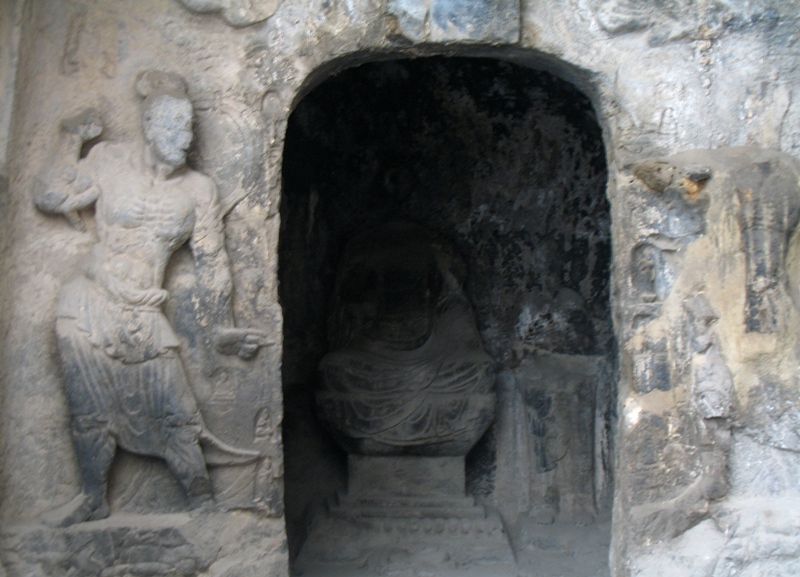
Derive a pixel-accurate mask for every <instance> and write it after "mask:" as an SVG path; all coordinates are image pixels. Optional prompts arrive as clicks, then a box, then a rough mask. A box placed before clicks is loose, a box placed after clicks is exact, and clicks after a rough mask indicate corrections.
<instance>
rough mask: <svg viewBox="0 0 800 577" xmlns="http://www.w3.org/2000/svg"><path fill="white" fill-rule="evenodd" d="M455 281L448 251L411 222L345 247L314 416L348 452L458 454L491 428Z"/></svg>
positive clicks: (480, 352)
mask: <svg viewBox="0 0 800 577" xmlns="http://www.w3.org/2000/svg"><path fill="white" fill-rule="evenodd" d="M464 276H465V267H464V265H463V263H462V261H461V260H460V259H459V258H458V257H457V256H456V254H455V252H454V250H453V249H452V248H451V247H450V246H448V245H447V244H446V243H445V242H443V241H442V240H441V239H439V238H437V237H436V236H434V235H432V234H431V233H429V232H427V231H426V230H425V229H423V228H421V227H419V226H417V225H414V224H409V223H392V224H389V225H385V226H383V227H382V228H380V229H377V230H373V231H368V232H365V233H362V234H360V235H358V236H356V237H355V238H353V239H352V240H351V241H350V242H349V243H348V245H347V246H346V248H345V250H344V254H343V257H342V259H341V262H340V266H339V269H338V272H337V278H336V281H335V287H334V294H333V302H332V306H331V314H330V317H329V340H330V345H331V347H330V348H331V352H330V353H329V354H328V355H326V356H325V357H324V358H323V359H322V362H321V363H320V375H321V386H320V389H319V391H318V392H317V410H318V414H319V416H320V418H321V419H322V421H323V422H324V424H325V425H326V426H327V427H328V428H329V429H330V430H331V432H332V433H333V435H334V437H335V438H336V439H337V441H338V442H339V444H340V445H341V446H342V447H343V448H344V449H345V450H346V451H347V452H348V453H350V454H356V455H386V456H388V455H420V456H458V455H465V454H466V453H467V452H468V451H469V450H470V449H471V448H472V446H473V445H474V444H475V443H476V442H477V441H478V439H480V437H481V436H482V435H483V433H484V432H485V431H486V429H487V428H488V426H489V424H490V423H491V422H492V420H493V418H494V411H495V404H496V400H495V395H494V392H493V390H494V381H495V364H494V361H493V360H492V358H491V357H490V356H489V355H488V354H487V353H486V352H485V351H484V349H483V346H482V343H481V339H480V336H479V334H478V330H477V327H476V325H475V318H474V314H473V312H472V308H471V306H470V304H469V302H468V300H467V298H466V296H465V294H464V291H463V289H462V286H461V285H462V282H463V279H464Z"/></svg>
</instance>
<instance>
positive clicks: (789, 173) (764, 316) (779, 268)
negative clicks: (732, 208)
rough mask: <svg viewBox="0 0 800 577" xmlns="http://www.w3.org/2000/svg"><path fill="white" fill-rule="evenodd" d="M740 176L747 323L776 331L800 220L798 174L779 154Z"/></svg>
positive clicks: (759, 329)
mask: <svg viewBox="0 0 800 577" xmlns="http://www.w3.org/2000/svg"><path fill="white" fill-rule="evenodd" d="M787 169H788V170H787ZM736 177H737V178H736V197H737V199H738V201H739V211H738V215H737V216H738V220H739V226H740V227H741V231H742V240H743V242H744V251H745V255H746V260H745V274H746V275H747V293H746V297H745V326H746V327H747V331H748V332H758V333H773V332H775V331H776V330H777V329H778V308H777V307H778V304H777V301H778V299H779V298H780V293H781V289H782V288H783V286H784V285H785V283H786V267H785V263H786V252H787V250H788V246H789V242H788V241H789V236H790V234H791V233H792V231H793V230H794V229H795V228H796V227H797V223H798V220H800V191H798V174H797V173H796V172H795V171H794V170H791V169H789V167H788V166H784V165H783V163H782V162H780V160H779V159H777V158H776V159H769V160H765V161H762V162H753V163H752V164H751V165H750V166H746V167H743V168H741V169H739V170H738V171H737V174H736Z"/></svg>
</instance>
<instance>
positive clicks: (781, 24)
mask: <svg viewBox="0 0 800 577" xmlns="http://www.w3.org/2000/svg"><path fill="white" fill-rule="evenodd" d="M0 11H1V12H2V18H3V20H2V23H0V30H2V34H3V37H2V39H0V40H2V43H0V46H2V47H3V48H2V51H0V57H2V78H3V83H4V86H3V93H4V94H6V93H7V92H8V87H9V86H13V87H14V88H13V90H14V94H15V97H14V99H13V112H12V114H11V115H10V122H7V121H6V119H7V118H8V113H7V107H8V106H10V104H8V103H9V102H11V100H9V99H4V100H3V105H2V106H3V109H2V111H0V112H2V113H3V116H2V119H3V124H2V125H0V130H2V131H3V133H4V134H5V133H8V134H10V139H9V140H8V142H9V145H8V147H7V150H8V152H7V160H6V163H5V164H6V165H5V174H6V175H7V176H8V183H9V185H8V190H7V191H5V187H3V198H2V204H0V206H2V207H3V210H2V213H3V219H4V220H3V227H2V229H3V230H2V232H0V249H2V252H0V256H2V259H3V264H2V270H3V273H2V278H0V298H2V303H3V305H2V308H0V329H2V330H1V331H0V334H2V338H3V345H2V357H1V358H0V378H1V379H2V381H0V387H2V388H1V389H0V402H2V417H1V418H0V427H2V429H1V430H0V442H2V445H0V446H1V447H2V466H1V467H0V495H1V496H2V504H0V512H2V524H3V535H4V538H3V545H2V550H1V551H0V559H2V563H3V564H5V565H6V568H5V570H6V572H7V573H8V574H9V575H17V574H20V575H22V574H25V573H24V572H23V571H27V570H29V568H30V567H36V568H37V569H36V570H37V571H39V573H40V574H47V575H62V574H68V573H67V572H68V571H70V570H75V568H77V569H78V570H82V571H84V572H88V573H87V574H92V573H91V571H95V573H96V574H101V572H102V570H103V567H100V568H99V569H98V568H97V567H95V566H86V565H80V563H84V562H85V559H87V558H89V557H91V558H92V559H108V560H109V561H108V563H117V565H121V564H122V563H127V562H128V561H120V559H127V557H125V556H124V555H117V556H116V557H115V556H114V555H110V556H109V555H108V550H102V551H100V552H99V553H97V554H96V555H95V556H94V557H92V556H91V555H89V556H88V557H87V556H86V555H84V554H83V553H85V552H86V550H85V549H82V548H81V547H80V546H79V541H80V540H81V537H80V534H81V531H82V530H83V529H82V527H83V526H82V525H80V524H79V525H77V526H76V527H75V528H73V529H68V530H65V531H66V533H65V534H64V535H66V536H64V535H62V536H61V537H59V539H62V541H59V542H58V543H55V541H53V540H51V541H50V543H51V547H52V550H51V553H53V554H52V555H50V556H49V557H48V559H50V561H48V562H47V563H49V565H48V564H47V563H45V562H44V561H42V560H41V559H38V560H37V558H36V557H35V556H33V557H30V556H26V555H27V554H28V553H29V551H27V550H26V549H25V547H24V546H23V545H20V543H25V542H26V540H25V539H20V535H21V534H22V533H20V531H23V529H20V528H19V527H21V526H22V525H21V524H24V523H31V522H33V520H35V519H36V517H37V516H38V515H40V514H41V513H44V512H46V511H48V510H49V509H51V508H52V507H54V506H55V505H58V504H60V503H63V502H65V501H68V500H69V499H70V498H72V497H73V496H74V495H75V493H76V492H77V491H78V489H79V486H80V481H79V476H78V469H77V461H76V456H75V453H74V451H73V447H72V444H71V442H70V436H69V432H68V431H69V425H68V423H69V412H68V409H67V407H66V399H65V395H64V392H63V386H62V375H61V369H60V362H59V355H58V352H57V349H56V339H55V333H54V330H53V328H54V319H55V314H56V299H57V297H58V293H59V290H60V287H61V286H62V285H63V284H64V282H65V281H66V280H67V279H68V278H69V277H70V276H71V275H72V274H73V273H74V271H75V270H76V269H77V268H78V266H79V264H80V263H81V262H82V261H83V260H84V259H85V258H86V255H87V253H88V251H89V249H90V247H91V246H92V245H93V244H94V242H95V237H94V233H93V226H94V224H93V223H94V218H93V215H92V213H91V210H88V211H84V212H83V213H81V214H80V215H79V218H80V219H82V221H83V222H84V223H85V224H86V228H87V230H86V231H81V230H78V229H77V228H75V227H74V226H70V224H69V223H68V222H67V220H66V219H63V218H60V217H53V216H47V215H45V214H42V213H41V212H40V211H37V209H36V207H35V206H34V202H33V190H34V188H35V186H34V185H35V180H36V178H37V177H38V176H40V175H41V174H43V171H44V170H45V168H47V166H48V164H50V163H52V162H54V161H55V160H57V159H58V153H56V152H54V146H55V145H56V143H57V142H58V140H59V138H60V136H59V122H60V121H61V120H62V119H64V118H67V117H69V116H72V115H74V114H75V113H77V112H79V111H80V110H82V109H84V108H87V107H93V108H96V109H97V110H98V111H99V114H100V116H101V117H102V120H103V125H104V132H103V135H102V136H101V139H102V140H110V141H136V140H140V139H141V136H140V132H139V131H140V128H139V124H140V119H139V114H140V109H139V102H138V100H139V99H138V97H137V96H136V93H135V91H134V89H133V85H134V83H135V80H136V78H137V76H138V75H139V74H140V73H141V72H142V71H144V70H148V69H163V70H168V71H171V72H175V73H179V74H181V75H182V76H183V77H184V78H185V79H186V80H187V83H188V88H189V96H190V98H191V100H192V102H193V103H194V105H195V112H196V124H195V134H196V145H195V147H194V150H193V152H192V157H191V159H190V164H191V165H192V166H193V167H194V168H196V169H197V170H199V171H201V172H203V173H205V174H207V175H209V176H210V177H211V178H212V179H214V180H215V182H216V184H217V187H218V189H219V193H220V197H221V201H222V207H223V210H224V211H226V212H225V214H226V216H225V220H224V222H225V231H224V232H225V235H226V238H227V252H228V255H229V257H230V261H231V269H232V274H233V284H234V300H233V306H234V314H235V317H236V322H237V324H238V325H240V326H250V327H255V328H257V329H260V330H262V331H264V332H265V333H266V337H265V338H264V339H263V346H262V348H261V350H260V351H259V352H258V354H257V355H256V356H255V358H253V359H251V360H242V359H239V358H236V357H233V358H231V357H225V356H222V355H219V354H218V353H217V352H215V351H214V350H212V349H211V348H209V347H208V346H206V344H207V342H208V335H207V334H206V333H205V332H204V331H206V327H202V326H200V327H198V326H197V325H196V324H195V320H194V319H195V317H196V316H197V315H196V314H195V313H196V310H195V308H196V307H201V305H199V304H197V301H196V299H195V298H194V296H196V291H197V286H198V280H197V275H196V273H195V270H194V268H193V266H192V259H191V256H190V253H189V251H188V250H187V249H185V248H181V249H179V250H177V251H176V253H175V255H174V256H173V257H172V260H171V261H170V264H169V266H168V270H167V278H166V283H165V288H167V289H168V290H169V291H170V294H171V298H170V300H169V302H168V304H167V306H166V309H165V310H166V313H167V316H168V317H169V318H170V320H171V323H172V325H173V327H174V329H175V332H176V334H177V335H178V337H179V340H180V341H181V343H182V347H181V354H182V359H183V364H184V366H185V368H186V371H187V374H188V376H189V378H190V381H191V383H192V387H193V391H194V395H195V397H196V399H197V402H198V405H199V407H200V409H201V411H202V412H203V415H204V417H205V420H206V424H207V425H208V427H209V428H210V429H211V430H212V431H214V432H215V433H216V434H218V435H219V436H220V437H221V438H223V439H224V440H225V441H227V442H229V443H231V444H234V445H236V446H244V447H257V448H258V449H259V451H261V453H262V454H263V455H265V456H268V457H269V466H265V467H264V468H263V469H262V470H261V473H260V474H256V471H249V472H248V471H244V470H226V469H219V470H213V471H212V482H213V483H214V485H215V489H216V490H217V491H216V493H217V496H218V500H221V501H223V502H224V501H225V500H227V502H228V504H229V505H230V506H232V507H234V506H240V505H242V503H241V502H240V501H241V500H242V499H244V500H245V501H248V499H249V500H253V499H250V497H242V495H248V496H252V495H256V494H257V495H259V497H258V498H255V499H254V500H255V501H257V502H256V503H251V502H249V501H248V502H247V503H245V505H247V506H248V507H249V508H247V509H246V510H244V511H234V512H230V513H224V514H221V515H222V516H221V517H216V518H215V519H216V520H212V525H211V527H218V528H219V531H216V532H212V533H213V534H212V535H209V534H207V533H205V532H204V531H203V530H200V529H198V528H197V525H196V524H193V523H195V522H197V523H199V524H200V525H203V523H204V521H203V519H205V517H202V515H206V514H207V513H202V514H200V515H201V517H196V516H195V517H192V516H191V515H189V514H188V513H185V509H186V502H185V496H184V494H183V492H182V490H181V488H180V486H179V485H178V484H177V482H176V481H175V479H174V477H173V476H172V475H171V474H170V472H169V471H168V470H167V469H166V467H165V466H164V465H163V463H162V462H161V461H159V460H154V459H144V458H139V457H133V456H130V455H123V456H121V457H120V458H118V459H117V461H116V462H115V464H114V466H113V468H112V474H111V479H110V483H109V487H110V501H111V510H112V515H111V517H110V519H109V521H108V523H110V524H111V525H112V526H106V527H104V528H103V531H104V532H105V533H104V534H106V535H107V536H109V537H107V538H108V539H110V540H111V541H109V542H113V540H114V539H120V540H121V541H120V542H122V543H132V542H133V543H134V544H135V543H136V541H135V540H134V541H131V540H129V539H127V538H126V537H125V534H126V531H129V530H130V528H131V527H134V525H135V524H129V525H125V526H123V527H122V528H120V529H119V530H116V529H114V527H113V524H114V523H117V522H119V521H120V519H123V520H124V519H125V518H126V517H125V516H126V515H128V516H131V518H133V516H135V519H136V522H137V523H145V524H146V525H147V528H146V529H142V531H144V533H146V534H147V535H153V534H158V531H159V530H161V529H159V526H158V523H161V522H166V521H164V519H162V518H161V517H159V516H155V515H154V516H152V517H155V518H157V519H158V521H152V520H150V521H148V519H149V518H150V516H149V515H147V514H149V513H155V512H158V513H164V514H166V513H170V514H174V515H177V516H178V517H176V518H174V519H173V521H170V523H171V524H170V525H169V527H168V528H166V529H163V532H164V533H163V534H164V535H169V539H171V540H172V541H171V542H174V544H175V547H174V548H173V549H174V551H177V553H175V555H178V557H180V556H181V555H183V554H184V552H185V551H186V550H187V549H185V548H182V546H183V543H184V541H185V542H186V543H189V545H188V546H189V547H192V546H193V547H205V546H208V543H209V542H212V541H213V542H215V543H216V545H215V547H217V550H219V551H220V553H219V555H218V556H217V557H215V558H213V559H210V558H206V557H203V556H202V555H197V556H194V557H193V556H192V555H191V554H190V555H188V557H187V559H188V558H190V559H191V563H190V562H188V561H187V562H185V563H182V564H180V565H174V566H173V567H178V566H179V567H180V568H181V569H180V571H183V573H180V572H179V573H178V574H187V575H191V574H197V575H247V574H250V573H248V571H252V572H253V573H255V572H259V573H258V574H262V575H263V574H274V575H282V574H286V573H287V571H288V569H287V556H288V554H287V549H286V543H285V532H284V530H283V520H282V519H283V503H282V494H283V487H282V483H283V478H282V467H281V462H280V461H281V459H282V452H281V439H280V419H281V415H282V389H281V359H282V349H281V347H282V344H281V343H282V333H283V331H282V312H281V308H280V305H279V302H278V290H277V289H278V287H277V285H278V281H277V265H278V233H279V228H280V222H279V219H280V194H281V162H282V155H283V142H284V137H285V132H286V126H287V121H288V118H289V115H290V113H291V111H292V110H293V109H294V108H295V106H296V105H297V103H298V102H299V101H300V100H301V99H302V98H303V96H304V95H305V94H307V93H308V92H309V91H310V90H311V89H312V88H313V87H314V86H316V85H317V84H319V83H320V82H322V81H324V80H325V79H327V78H329V77H330V76H331V75H332V74H334V73H335V72H337V71H339V70H341V69H344V68H348V67H350V66H354V65H357V64H359V63H363V62H368V61H372V60H377V59H383V58H395V57H398V58H399V57H411V56H425V55H458V56H486V57H496V58H501V59H505V60H509V61H512V62H515V63H517V64H520V65H523V66H530V67H533V68H537V69H542V70H546V71H548V72H551V73H553V74H555V75H556V76H559V77H561V78H563V79H565V80H567V81H568V82H571V83H573V84H574V85H575V86H576V87H577V88H578V89H579V90H581V91H583V92H584V93H585V94H586V95H587V97H588V98H589V100H590V101H591V102H592V105H593V107H594V110H595V113H596V116H597V119H598V123H599V125H600V127H601V129H602V133H603V139H604V145H605V149H606V160H607V163H608V187H607V194H608V200H609V203H610V207H611V221H612V224H611V235H612V251H613V252H612V256H613V265H612V270H611V289H610V293H611V297H610V298H611V306H612V311H613V317H614V332H615V335H616V341H617V347H618V359H617V371H618V376H617V391H616V394H617V398H618V419H617V422H616V429H615V439H616V440H615V461H614V465H613V469H614V485H615V496H614V519H613V529H612V533H613V545H612V555H611V569H612V574H614V575H617V576H628V575H631V576H634V575H642V576H646V575H647V576H649V575H708V576H713V577H727V576H728V575H733V574H737V575H758V574H764V573H767V572H768V573H770V574H774V575H786V576H788V575H794V574H797V573H798V565H800V560H798V559H800V534H799V533H800V531H798V527H799V526H800V523H798V520H797V519H796V515H795V514H794V513H793V511H795V510H796V509H797V507H796V503H797V499H798V494H797V488H796V483H795V479H796V478H797V476H798V472H799V471H798V469H800V454H798V452H799V451H800V444H799V443H798V442H797V431H796V423H797V421H798V415H800V406H798V401H797V394H796V391H797V389H798V382H797V366H798V360H800V359H798V352H799V351H798V345H799V344H800V343H798V338H797V330H796V327H797V326H798V318H797V317H798V312H797V303H798V302H800V301H798V298H797V294H796V293H797V283H798V280H799V279H798V274H800V273H799V272H798V268H797V267H798V262H800V261H798V255H797V242H796V241H797V239H796V238H795V237H796V235H795V234H794V232H795V228H796V225H797V218H796V216H797V215H796V212H797V202H798V201H797V199H798V198H800V191H798V187H797V179H798V168H797V166H796V163H795V161H794V160H792V158H796V157H798V156H800V150H799V149H800V99H799V98H798V97H797V94H796V92H797V88H796V87H797V86H798V85H799V84H800V71H798V69H797V66H796V63H797V59H798V52H800V43H798V41H797V38H798V35H800V16H798V14H797V10H796V6H795V4H794V2H792V1H791V0H760V1H757V2H744V1H739V0H709V1H707V2H703V3H694V2H690V1H688V0H675V1H674V2H671V3H662V2H632V1H628V0H576V1H569V2H568V1H566V0H558V1H553V2H544V1H539V0H522V1H521V2H519V3H517V2H514V1H512V0H475V1H474V2H458V1H455V0H397V1H394V0H387V1H385V2H384V1H381V0H324V1H323V0H283V1H282V2H281V1H279V0H254V1H253V2H250V3H247V4H246V5H245V3H240V2H237V1H234V0H229V1H224V0H220V1H219V2H214V1H204V2H199V1H196V0H183V2H179V1H178V0H146V1H139V2H130V3H124V4H122V3H119V2H116V1H115V0H72V1H68V0H59V1H52V0H26V2H24V3H23V2H16V3H6V4H5V5H4V6H3V8H2V9H1V10H0ZM10 14H11V16H10ZM9 18H11V20H9ZM9 22H11V23H12V24H11V25H9ZM17 23H18V24H17ZM17 33H19V41H16V40H15V38H16V36H15V35H16V34H17ZM17 42H18V45H19V49H20V52H19V56H18V57H17V58H14V57H11V56H10V55H9V53H7V52H5V51H6V50H7V48H6V47H8V46H12V47H13V46H15V45H16V44H17ZM14 68H16V74H14ZM3 138H5V136H3ZM90 144H91V143H90ZM742 146H747V147H749V148H736V149H732V150H728V149H727V147H742ZM695 149H719V150H715V151H701V152H691V151H692V150H695ZM4 160H5V158H4ZM265 415H266V416H265ZM265 431H266V432H265ZM248 479H249V480H248ZM242 487H244V488H242ZM233 488H238V489H236V490H234V489H233ZM224 489H229V490H228V491H227V492H226V491H225V490H224ZM256 491H257V493H256ZM186 515H189V517H188V518H187V517H186ZM192 515H196V514H194V513H193V514H192ZM207 515H210V517H209V518H212V517H213V516H214V515H220V513H208V514H207ZM143 519H144V520H143ZM193 519H194V521H193ZM197 519H200V521H197ZM25 527H26V528H25V529H24V531H29V530H33V529H31V526H30V525H26V526H25ZM226 527H228V528H229V530H227V531H225V530H224V529H225V528H226ZM230 527H235V529H231V528H230ZM36 530H39V529H36ZM115 531H116V532H115ZM148 531H149V533H148ZM44 540H45V541H46V540H47V539H46V538H45V539H44ZM214 540H216V541H214ZM699 544H702V551H699V550H698V548H699V547H700V545H699ZM109 546H111V545H109ZM114 546H117V545H114ZM132 546H133V545H132ZM123 548H124V547H123ZM145 549H146V548H145ZM256 549H258V550H259V551H260V553H259V554H258V555H256V554H254V553H253V551H255V550H256ZM175 558H177V557H169V558H167V559H166V560H165V559H164V558H161V557H159V556H158V554H156V553H148V554H146V555H143V556H142V557H138V558H136V559H133V561H130V562H131V563H134V564H135V563H151V565H147V566H140V567H133V568H131V567H128V568H125V567H118V568H117V570H119V571H123V572H124V571H125V570H130V571H132V572H134V571H140V572H141V571H150V572H151V573H152V574H159V571H160V572H162V573H163V572H165V571H167V569H165V567H167V568H169V567H170V563H172V561H174V559H175ZM53 559H55V561H53ZM104 574H105V573H104ZM121 574H124V573H121Z"/></svg>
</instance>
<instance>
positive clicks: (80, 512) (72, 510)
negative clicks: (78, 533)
mask: <svg viewBox="0 0 800 577" xmlns="http://www.w3.org/2000/svg"><path fill="white" fill-rule="evenodd" d="M92 501H93V500H92V499H90V498H89V496H88V495H86V494H85V493H80V494H79V495H77V496H75V498H73V499H72V500H71V501H69V502H67V503H64V504H63V505H60V506H58V507H56V508H55V509H51V510H50V511H47V512H46V513H43V514H42V516H41V519H42V522H43V523H44V524H45V525H47V526H49V527H69V526H70V525H74V524H76V523H83V522H84V521H96V520H98V519H105V518H106V517H108V514H109V511H108V503H107V502H106V501H105V500H102V501H101V503H100V504H99V505H95V506H93V503H92Z"/></svg>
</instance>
